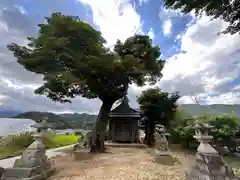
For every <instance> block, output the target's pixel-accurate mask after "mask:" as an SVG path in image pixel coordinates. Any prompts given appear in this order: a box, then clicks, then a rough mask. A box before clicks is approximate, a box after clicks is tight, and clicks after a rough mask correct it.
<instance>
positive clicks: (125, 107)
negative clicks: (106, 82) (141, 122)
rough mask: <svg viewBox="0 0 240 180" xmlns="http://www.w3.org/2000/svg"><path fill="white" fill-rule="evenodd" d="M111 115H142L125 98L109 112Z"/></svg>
mask: <svg viewBox="0 0 240 180" xmlns="http://www.w3.org/2000/svg"><path fill="white" fill-rule="evenodd" d="M109 116H110V117H140V113H139V112H138V111H137V110H135V109H133V108H131V107H130V106H129V104H128V100H127V99H124V100H123V102H122V103H121V104H120V105H119V106H117V107H116V108H115V109H113V110H112V111H111V112H110V113H109Z"/></svg>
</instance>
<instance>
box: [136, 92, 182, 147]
mask: <svg viewBox="0 0 240 180" xmlns="http://www.w3.org/2000/svg"><path fill="white" fill-rule="evenodd" d="M178 98H179V95H178V93H175V94H171V95H170V96H169V94H168V93H167V92H161V90H160V89H159V88H152V89H148V90H146V91H143V92H142V94H141V96H140V97H138V103H139V104H140V110H141V112H142V116H143V118H142V120H141V121H140V123H141V128H142V129H143V130H145V134H146V137H145V140H148V145H150V146H151V145H152V144H153V141H154V132H155V131H156V125H157V124H162V125H165V126H167V125H168V124H169V121H170V120H171V119H172V118H173V116H174V113H175V111H176V108H177V104H176V101H177V100H178Z"/></svg>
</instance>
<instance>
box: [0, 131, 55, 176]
mask: <svg viewBox="0 0 240 180" xmlns="http://www.w3.org/2000/svg"><path fill="white" fill-rule="evenodd" d="M42 138H43V134H42V132H40V133H38V134H36V135H34V139H35V141H34V142H33V143H32V144H31V145H30V146H29V147H28V148H27V149H26V150H25V151H24V152H23V153H22V156H21V158H20V159H17V160H16V161H15V162H14V165H13V167H12V168H7V169H5V172H4V173H3V176H2V179H3V180H46V179H47V178H48V177H49V176H50V175H51V173H52V172H53V171H54V168H52V166H51V162H50V160H49V159H48V157H47V156H46V150H45V146H44V144H43V142H42Z"/></svg>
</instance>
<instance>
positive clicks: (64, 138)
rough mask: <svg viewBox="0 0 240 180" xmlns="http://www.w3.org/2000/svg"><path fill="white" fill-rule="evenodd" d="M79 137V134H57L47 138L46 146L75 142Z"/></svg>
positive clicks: (51, 146)
mask: <svg viewBox="0 0 240 180" xmlns="http://www.w3.org/2000/svg"><path fill="white" fill-rule="evenodd" d="M79 138H80V136H79V135H57V136H55V137H54V138H52V139H49V142H48V144H46V148H58V147H61V146H68V145H72V144H76V143H77V142H78V139H79Z"/></svg>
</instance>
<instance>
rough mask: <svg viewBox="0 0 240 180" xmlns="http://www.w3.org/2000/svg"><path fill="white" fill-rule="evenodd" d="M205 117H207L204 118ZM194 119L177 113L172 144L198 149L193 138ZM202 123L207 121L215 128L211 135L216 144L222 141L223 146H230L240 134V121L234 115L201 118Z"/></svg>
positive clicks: (171, 132)
mask: <svg viewBox="0 0 240 180" xmlns="http://www.w3.org/2000/svg"><path fill="white" fill-rule="evenodd" d="M204 117H205V116H204ZM194 119H195V118H193V117H189V116H186V114H184V113H183V111H182V110H181V111H178V112H177V119H175V120H174V121H172V123H171V125H170V129H169V131H170V134H171V138H170V139H171V142H173V143H179V142H181V144H182V145H183V146H184V147H187V148H196V147H197V142H196V140H195V139H194V138H193V136H194V129H193V122H194ZM198 119H199V120H201V121H206V122H208V123H209V124H210V125H212V126H213V127H212V128H211V130H210V134H211V135H212V136H213V137H214V143H217V142H218V141H219V140H221V144H225V145H228V144H229V143H230V142H231V141H232V138H234V137H235V136H236V134H237V133H239V132H240V125H239V119H238V117H237V116H236V115H234V114H221V115H218V116H216V117H214V118H213V117H208V118H207V119H206V118H201V117H198Z"/></svg>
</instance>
